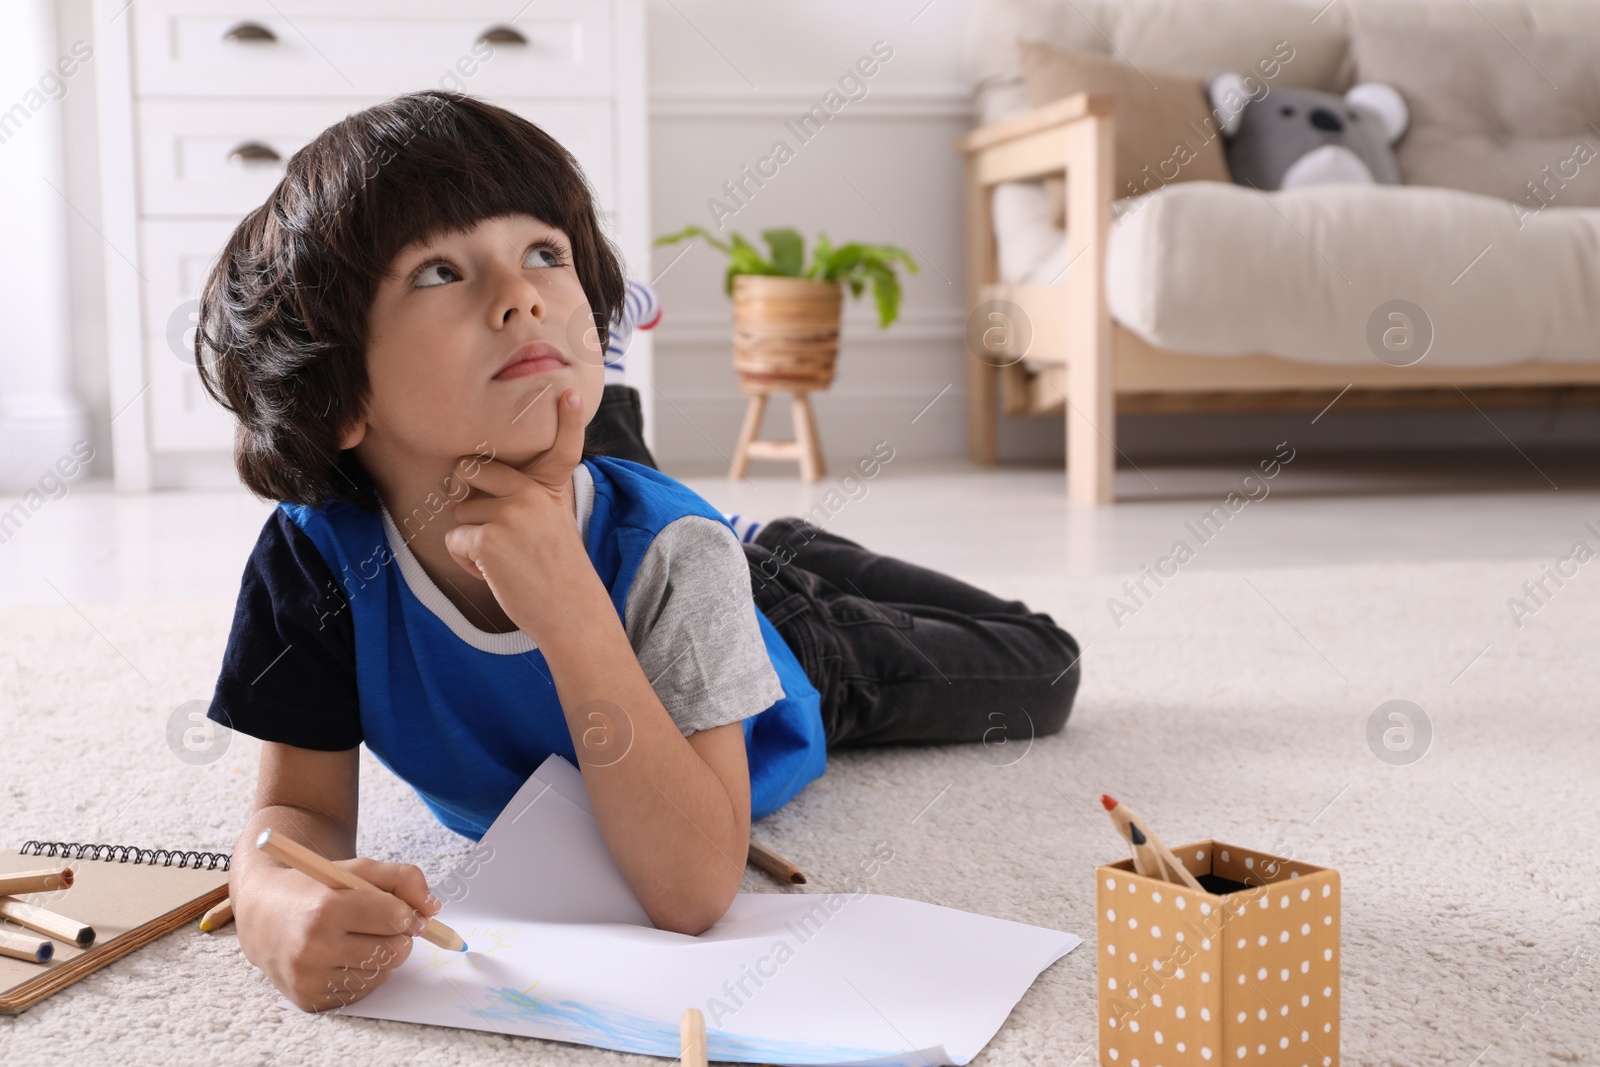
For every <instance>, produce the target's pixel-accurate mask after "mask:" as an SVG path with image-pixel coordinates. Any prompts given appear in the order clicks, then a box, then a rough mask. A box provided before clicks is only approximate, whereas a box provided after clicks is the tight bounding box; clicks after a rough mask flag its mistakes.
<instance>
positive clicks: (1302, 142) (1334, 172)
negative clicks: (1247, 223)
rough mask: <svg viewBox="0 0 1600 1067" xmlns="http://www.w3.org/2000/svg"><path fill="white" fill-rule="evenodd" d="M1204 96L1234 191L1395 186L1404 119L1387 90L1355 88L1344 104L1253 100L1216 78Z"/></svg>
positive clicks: (1310, 94) (1321, 97)
mask: <svg viewBox="0 0 1600 1067" xmlns="http://www.w3.org/2000/svg"><path fill="white" fill-rule="evenodd" d="M1207 90H1208V91H1209V94H1210V97H1211V106H1212V109H1213V112H1214V113H1215V114H1216V116H1217V118H1218V119H1219V120H1221V122H1222V135H1223V137H1224V138H1225V139H1226V141H1225V147H1226V150H1227V156H1228V169H1229V170H1230V171H1231V172H1232V173H1233V180H1234V181H1236V182H1238V183H1239V184H1241V185H1251V186H1254V187H1255V188H1257V189H1261V190H1270V189H1298V188H1301V187H1302V186H1307V185H1330V184H1333V183H1336V182H1358V183H1362V184H1378V185H1399V184H1400V168H1399V166H1398V165H1397V164H1396V162H1395V157H1394V143H1395V142H1396V141H1398V140H1399V139H1400V137H1401V135H1403V134H1404V133H1405V132H1406V126H1407V124H1408V123H1409V121H1410V112H1409V110H1408V109H1407V108H1406V102H1405V100H1404V99H1403V98H1402V97H1401V96H1400V93H1399V91H1398V90H1396V89H1395V88H1394V87H1393V86H1391V85H1385V84H1384V83H1382V82H1363V83H1362V84H1360V85H1357V86H1356V87H1355V88H1353V89H1351V90H1350V91H1349V92H1347V93H1345V94H1344V96H1336V95H1334V94H1333V93H1323V92H1318V91H1316V90H1314V89H1292V88H1282V89H1272V90H1269V91H1268V92H1266V93H1263V94H1260V95H1254V96H1253V95H1251V94H1250V93H1248V92H1247V91H1246V89H1245V80H1244V78H1242V77H1241V76H1240V75H1238V74H1234V73H1223V74H1218V75H1215V76H1214V77H1212V78H1211V79H1210V80H1209V82H1208V84H1207Z"/></svg>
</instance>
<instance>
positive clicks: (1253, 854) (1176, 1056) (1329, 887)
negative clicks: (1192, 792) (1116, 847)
mask: <svg viewBox="0 0 1600 1067" xmlns="http://www.w3.org/2000/svg"><path fill="white" fill-rule="evenodd" d="M1172 851H1173V853H1174V854H1175V855H1176V856H1177V857H1178V859H1179V860H1180V861H1181V862H1182V863H1183V865H1184V866H1185V867H1187V868H1188V869H1189V872H1190V873H1191V874H1193V875H1194V876H1195V877H1196V878H1197V879H1199V881H1200V883H1201V884H1202V885H1203V886H1205V887H1206V889H1207V892H1198V891H1196V890H1193V889H1190V888H1188V887H1186V886H1184V885H1181V884H1178V883H1175V882H1164V881H1160V880H1158V879H1154V878H1147V877H1145V876H1143V875H1141V874H1138V873H1136V872H1135V871H1134V869H1133V861H1132V860H1131V859H1125V860H1122V861H1121V862H1118V863H1109V864H1105V865H1104V866H1101V867H1099V868H1097V869H1096V871H1095V911H1096V916H1097V919H1096V924H1095V926H1096V932H1097V936H1098V944H1097V945H1096V949H1097V951H1096V981H1097V985H1098V988H1099V996H1098V1008H1099V1014H1100V1019H1099V1032H1100V1063H1101V1065H1102V1067H1161V1065H1169V1067H1171V1065H1178V1064H1197V1065H1200V1067H1205V1065H1208V1064H1216V1065H1218V1067H1221V1065H1224V1064H1226V1065H1228V1067H1267V1065H1271V1067H1337V1065H1338V1063H1339V872H1338V871H1335V870H1332V869H1330V868H1327V867H1317V866H1314V865H1312V864H1309V863H1302V862H1299V861H1297V860H1291V859H1284V858H1283V857H1280V856H1273V855H1271V854H1269V853H1265V852H1258V851H1256V850H1254V849H1248V848H1240V847H1239V846H1237V845H1231V844H1226V843H1224V842H1221V841H1199V842H1196V843H1194V844H1189V845H1183V846H1181V847H1176V846H1175V847H1174V848H1173V850H1172Z"/></svg>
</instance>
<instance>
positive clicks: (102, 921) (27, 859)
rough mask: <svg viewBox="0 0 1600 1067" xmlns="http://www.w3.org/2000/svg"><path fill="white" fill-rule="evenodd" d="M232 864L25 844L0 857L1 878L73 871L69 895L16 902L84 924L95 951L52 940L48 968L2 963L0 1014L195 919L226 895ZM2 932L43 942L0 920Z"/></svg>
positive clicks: (219, 856) (201, 857)
mask: <svg viewBox="0 0 1600 1067" xmlns="http://www.w3.org/2000/svg"><path fill="white" fill-rule="evenodd" d="M52 852H53V853H54V854H53V855H52V854H51V853H52ZM231 859H232V857H230V856H228V855H227V854H225V853H215V852H183V851H179V850H167V849H144V848H134V847H129V846H125V845H80V844H77V843H62V842H38V841H29V842H27V843H26V844H24V845H23V846H22V848H21V849H20V850H18V851H17V852H11V851H9V850H8V851H5V852H0V874H10V873H13V872H15V871H32V870H43V869H50V868H54V869H57V870H59V869H60V868H62V867H71V868H72V871H73V874H74V876H75V878H74V880H73V883H72V888H71V889H65V890H57V891H56V892H53V893H25V894H22V895H20V896H19V897H18V898H17V899H19V900H23V901H26V902H28V903H29V904H35V905H38V906H39V907H41V908H48V909H49V910H51V911H55V912H60V913H61V914H62V915H67V916H70V917H71V918H73V919H76V920H77V921H79V922H83V923H88V924H89V925H90V926H92V927H94V930H95V939H94V944H92V945H90V946H89V947H88V948H86V949H80V948H78V947H77V946H76V945H74V944H71V943H70V942H66V941H61V940H58V939H52V940H53V941H54V942H55V956H54V958H53V959H51V961H50V962H49V963H43V964H40V963H30V962H28V961H27V960H16V959H10V958H8V957H3V956H0V1013H3V1014H7V1015H13V1014H15V1013H17V1012H19V1011H21V1010H23V1009H24V1008H27V1007H29V1006H31V1005H33V1004H35V1003H36V1002H38V1001H40V1000H43V999H44V998H45V997H48V996H49V995H50V994H52V993H54V992H56V991H57V990H59V989H62V988H64V987H66V986H68V985H71V984H72V983H73V982H76V981H77V980H78V979H80V978H82V977H83V976H84V975H86V974H89V973H90V972H92V971H97V970H99V969H100V968H101V967H104V966H105V965H106V964H108V963H110V962H111V961H112V960H117V959H121V958H122V957H123V956H126V955H127V954H128V953H130V952H132V951H133V950H134V949H136V948H139V947H140V946H141V945H146V944H149V943H150V942H151V941H153V940H155V939H156V938H158V937H160V936H161V935H162V934H165V933H169V932H170V931H172V930H174V929H176V928H177V927H179V926H182V925H183V924H184V923H186V922H189V921H190V920H193V919H198V918H199V917H200V916H202V915H204V914H205V913H206V911H207V909H209V908H210V907H211V906H212V905H213V904H216V903H217V902H218V901H220V900H222V899H223V898H224V897H226V896H227V895H228V867H229V865H230V862H231ZM0 928H3V929H5V930H7V931H9V932H10V933H14V934H29V935H30V936H35V937H42V936H43V935H42V934H35V933H33V932H32V931H29V930H25V929H23V928H22V927H20V926H18V925H16V924H15V923H11V922H6V921H3V920H0Z"/></svg>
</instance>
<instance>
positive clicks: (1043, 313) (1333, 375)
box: [958, 0, 1600, 502]
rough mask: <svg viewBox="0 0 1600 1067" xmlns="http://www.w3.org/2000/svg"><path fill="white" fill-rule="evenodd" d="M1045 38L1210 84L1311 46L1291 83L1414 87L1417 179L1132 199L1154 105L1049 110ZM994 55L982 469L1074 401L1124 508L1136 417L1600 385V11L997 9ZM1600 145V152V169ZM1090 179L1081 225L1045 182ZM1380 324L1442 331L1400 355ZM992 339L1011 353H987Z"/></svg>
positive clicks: (1215, 4)
mask: <svg viewBox="0 0 1600 1067" xmlns="http://www.w3.org/2000/svg"><path fill="white" fill-rule="evenodd" d="M1019 37H1024V38H1027V39H1030V40H1038V41H1043V42H1045V43H1047V44H1051V45H1054V46H1056V47H1058V48H1062V49H1069V50H1072V51H1075V52H1082V53H1099V54H1103V55H1106V56H1110V57H1114V58H1116V59H1118V60H1120V61H1121V62H1123V63H1126V64H1129V65H1131V66H1132V67H1134V68H1136V69H1137V70H1139V71H1141V72H1142V71H1146V70H1148V71H1150V72H1151V73H1152V74H1154V73H1155V72H1158V71H1159V72H1163V73H1166V72H1173V73H1178V74H1184V75H1189V76H1191V77H1193V78H1203V77H1205V76H1207V75H1208V74H1211V73H1213V72H1215V71H1216V70H1219V69H1232V70H1236V71H1249V70H1250V69H1251V68H1252V66H1253V65H1255V64H1256V63H1258V62H1259V59H1260V57H1262V56H1264V55H1268V54H1270V53H1272V52H1273V50H1274V48H1275V47H1278V48H1279V49H1280V53H1281V50H1282V49H1281V45H1282V42H1285V41H1287V42H1290V43H1291V44H1292V51H1293V60H1292V61H1291V62H1287V63H1284V64H1282V65H1281V67H1279V68H1278V69H1276V70H1275V72H1274V73H1275V80H1274V81H1273V82H1272V84H1273V85H1281V86H1301V87H1308V88H1317V89H1324V90H1328V91H1333V92H1342V91H1343V90H1344V89H1346V88H1348V87H1349V86H1350V85H1351V84H1353V83H1354V82H1355V81H1358V80H1360V81H1368V80H1382V81H1387V82H1389V83H1390V84H1393V85H1395V87H1396V88H1398V89H1399V90H1400V91H1401V94H1402V96H1404V97H1405V98H1406V102H1407V104H1408V106H1409V107H1410V110H1411V120H1412V121H1411V127H1410V129H1409V130H1408V132H1407V133H1406V135H1405V137H1404V138H1402V139H1401V140H1400V141H1399V142H1398V144H1397V146H1396V152H1397V156H1398V161H1399V164H1400V172H1401V179H1402V182H1403V183H1404V184H1402V185H1400V186H1369V185H1330V186H1320V187H1314V188H1307V189H1297V190H1287V191H1277V192H1266V193H1263V192H1259V191H1256V190H1254V189H1252V188H1248V187H1245V186H1242V185H1235V184H1233V183H1231V182H1226V183H1225V182H1220V181H1214V180H1211V181H1188V180H1184V179H1185V175H1183V174H1181V173H1179V174H1178V175H1177V176H1176V177H1175V178H1174V179H1173V180H1170V181H1165V182H1161V181H1158V182H1156V183H1154V185H1155V187H1154V188H1153V189H1152V191H1148V192H1143V191H1138V190H1132V192H1134V193H1136V194H1137V195H1121V194H1125V193H1129V192H1130V190H1129V189H1128V188H1127V182H1126V180H1124V181H1123V184H1122V187H1121V188H1120V189H1119V186H1118V184H1117V180H1116V179H1117V177H1118V175H1117V173H1116V168H1117V167H1118V166H1120V165H1122V164H1121V163H1119V162H1118V161H1117V159H1116V156H1117V149H1118V142H1117V140H1116V137H1117V134H1116V131H1117V129H1118V123H1119V119H1121V120H1124V121H1128V122H1133V121H1136V120H1137V119H1138V118H1139V116H1126V115H1119V114H1118V112H1117V101H1116V97H1115V96H1112V95H1103V94H1096V93H1088V94H1080V95H1077V96H1074V97H1069V98H1065V99H1061V100H1058V101H1056V102H1054V103H1049V104H1043V105H1041V106H1037V107H1034V106H1030V100H1029V96H1028V91H1027V87H1026V86H1025V85H1024V83H1023V77H1022V72H1021V69H1020V64H1019V61H1018V55H1017V52H1018V50H1017V45H1016V42H1017V39H1018V38H1019ZM968 62H969V70H970V74H971V77H972V80H973V83H974V86H975V93H976V105H977V110H978V114H979V117H980V126H979V128H978V129H976V130H974V131H973V132H972V133H970V134H969V135H967V136H966V137H963V138H962V139H961V141H960V142H958V150H959V151H960V152H961V153H962V154H963V155H964V157H965V161H966V186H967V192H966V227H967V245H968V269H967V304H968V310H969V314H970V319H969V330H968V340H969V349H970V351H969V359H968V367H969V371H968V403H969V431H970V436H971V452H972V456H973V458H974V459H975V460H976V461H978V462H981V463H993V462H994V461H995V459H996V430H997V420H998V418H999V415H1000V411H1002V410H1003V412H1004V413H1005V414H1007V415H1033V414H1044V413H1048V412H1063V411H1064V412H1065V413H1066V422H1067V465H1068V487H1069V492H1070V495H1071V496H1072V497H1073V498H1074V499H1076V500H1082V501H1088V502H1106V501H1109V500H1110V499H1111V497H1112V472H1113V469H1114V460H1115V456H1116V442H1115V434H1116V426H1115V414H1116V412H1118V411H1152V410H1154V411H1175V410H1217V409H1239V408H1251V409H1262V408H1286V407H1287V408H1300V409H1302V410H1308V411H1311V412H1313V413H1315V412H1316V411H1318V410H1320V409H1323V408H1325V407H1326V405H1328V404H1329V403H1330V402H1332V401H1334V400H1335V399H1336V398H1337V400H1338V403H1340V404H1343V405H1346V406H1354V405H1357V404H1367V405H1374V404H1383V405H1391V406H1394V405H1407V406H1409V405H1421V404H1430V405H1431V404H1438V403H1445V402H1455V403H1460V404H1469V403H1475V402H1476V403H1480V404H1482V403H1486V402H1505V401H1511V400H1516V399H1531V398H1540V399H1548V398H1549V396H1550V395H1551V393H1552V391H1562V392H1564V393H1566V394H1568V395H1584V396H1586V397H1587V396H1593V395H1595V393H1596V392H1597V387H1600V159H1596V157H1600V3H1596V2H1592V0H1590V2H1582V3H1572V2H1567V3H1551V2H1544V0H1527V2H1515V0H1439V2H1417V0H1411V2H1407V0H1367V2H1365V3H1362V2H1355V3H1351V2H1349V0H1335V2H1333V3H1330V4H1327V5H1326V6H1323V3H1322V2H1321V0H1318V2H1316V3H1312V4H1301V3H1295V2H1291V0H1126V2H1123V3H1116V2H1112V0H1098V2H1096V0H982V2H980V4H979V5H978V8H977V9H976V12H975V15H974V19H973V22H972V31H971V36H970V43H969V53H968ZM1152 84H1153V83H1152ZM1268 95H1270V89H1269V94H1268ZM1130 128H1131V127H1130ZM1580 143H1582V144H1584V145H1587V146H1589V147H1590V148H1591V149H1592V150H1593V151H1592V153H1591V154H1590V155H1588V156H1587V157H1586V158H1584V159H1583V160H1582V161H1581V162H1575V161H1574V160H1573V158H1572V157H1573V153H1574V151H1575V146H1576V145H1578V144H1580ZM1580 154H1582V153H1580ZM1589 159H1596V161H1595V162H1589ZM1063 173H1064V175H1065V181H1066V187H1065V220H1064V221H1065V226H1064V229H1063V228H1058V227H1057V226H1056V225H1054V223H1053V221H1052V217H1051V216H1052V211H1051V207H1050V204H1049V191H1048V190H1047V188H1046V187H1045V185H1044V184H1041V183H1042V180H1043V179H1046V178H1049V177H1052V176H1058V175H1061V174H1063ZM1148 184H1150V183H1147V185H1148ZM1396 301H1403V302H1405V303H1404V304H1403V305H1396V304H1395V302H1396ZM1395 306H1400V307H1403V308H1404V309H1406V310H1405V315H1407V316H1411V315H1412V311H1411V310H1410V309H1412V308H1415V309H1420V311H1421V317H1420V319H1419V320H1418V321H1415V322H1413V321H1412V319H1411V318H1409V317H1408V318H1402V319H1392V318H1391V315H1390V312H1391V311H1392V309H1393V307H1395ZM1386 309H1387V310H1386ZM1375 322H1377V323H1378V324H1379V326H1380V327H1381V326H1386V325H1387V324H1388V323H1390V322H1397V323H1404V325H1405V328H1406V329H1407V330H1410V331H1412V332H1411V333H1407V334H1404V335H1403V336H1405V337H1408V338H1411V339H1412V340H1416V341H1426V347H1425V349H1424V348H1414V349H1411V350H1409V352H1408V353H1406V354H1404V355H1403V356H1401V357H1398V358H1395V357H1394V356H1393V353H1392V352H1387V351H1380V350H1379V347H1375V340H1374V339H1375V338H1377V337H1379V336H1380V335H1381V336H1382V337H1383V338H1385V340H1384V341H1383V342H1382V344H1383V345H1384V346H1387V345H1388V341H1387V338H1388V337H1389V336H1391V335H1390V334H1388V333H1383V332H1382V330H1381V329H1380V330H1378V331H1377V332H1375V328H1374V323H1375ZM986 330H987V331H988V334H986V333H985V331H986ZM988 335H992V336H997V337H1001V338H1003V339H1005V338H1009V339H1010V340H1011V342H1013V344H1012V347H1009V348H1007V347H1005V345H1004V344H1002V345H1001V346H1000V347H999V348H998V349H995V348H993V347H990V346H987V343H986V342H985V343H975V342H976V339H977V338H980V337H984V336H988ZM1393 336H1402V334H1399V333H1396V334H1394V335H1393ZM1019 337H1023V338H1024V339H1025V340H1026V350H1025V352H1024V351H1021V350H1019V349H1018V348H1017V347H1016V344H1015V342H1016V341H1017V339H1018V338H1019Z"/></svg>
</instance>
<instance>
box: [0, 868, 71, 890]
mask: <svg viewBox="0 0 1600 1067" xmlns="http://www.w3.org/2000/svg"><path fill="white" fill-rule="evenodd" d="M71 888H72V868H71V867H63V868H61V869H60V870H59V871H57V870H44V871H18V872H17V873H16V874H0V896H7V897H14V896H16V895H17V894H18V893H48V892H51V891H52V890H55V889H71Z"/></svg>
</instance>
